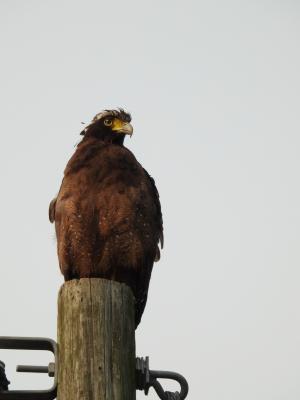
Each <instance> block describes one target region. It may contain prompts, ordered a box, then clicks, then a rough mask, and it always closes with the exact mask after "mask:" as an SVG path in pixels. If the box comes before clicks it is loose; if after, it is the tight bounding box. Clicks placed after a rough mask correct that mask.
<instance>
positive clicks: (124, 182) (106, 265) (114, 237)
mask: <svg viewBox="0 0 300 400" xmlns="http://www.w3.org/2000/svg"><path fill="white" fill-rule="evenodd" d="M130 122H131V116H130V114H129V113H127V112H125V111H124V110H123V109H118V110H105V111H102V112H100V113H99V114H97V115H96V116H95V117H94V119H93V120H92V122H91V123H90V124H89V125H88V126H87V127H86V128H85V129H84V130H83V131H82V132H81V135H83V138H82V140H81V141H80V143H79V144H78V145H77V148H76V151H75V153H74V154H73V156H72V157H71V159H70V160H69V162H68V164H67V166H66V168H65V171H64V178H63V181H62V184H61V187H60V190H59V193H58V195H57V197H56V198H55V199H53V200H52V202H51V203H50V206H49V219H50V221H51V222H55V231H56V237H57V252H58V258H59V265H60V269H61V272H62V274H63V276H64V278H65V280H66V281H68V280H71V279H80V278H92V277H99V278H104V279H110V280H115V281H119V282H123V283H126V284H127V285H128V286H129V287H130V288H131V289H132V291H133V294H134V296H135V299H136V308H135V310H136V311H135V323H136V326H137V325H138V324H139V322H140V320H141V316H142V314H143V311H144V308H145V305H146V300H147V295H148V287H149V281H150V277H151V272H152V267H153V263H154V261H158V260H159V258H160V250H159V242H160V245H161V247H163V223H162V213H161V206H160V201H159V195H158V191H157V189H156V186H155V182H154V180H153V179H152V178H151V176H150V175H149V174H148V173H147V171H146V170H145V169H144V168H143V167H142V166H141V164H140V163H139V162H138V161H137V160H136V158H135V156H134V155H133V153H132V152H131V151H130V150H128V149H127V148H126V147H125V146H124V144H123V143H124V139H125V136H126V135H130V136H131V135H132V132H133V128H132V125H131V124H130Z"/></svg>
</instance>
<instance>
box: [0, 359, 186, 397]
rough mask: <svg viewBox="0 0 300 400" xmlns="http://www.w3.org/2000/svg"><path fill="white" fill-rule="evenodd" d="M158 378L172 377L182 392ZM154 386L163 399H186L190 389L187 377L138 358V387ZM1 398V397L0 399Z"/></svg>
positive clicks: (141, 388) (147, 388) (140, 388)
mask: <svg viewBox="0 0 300 400" xmlns="http://www.w3.org/2000/svg"><path fill="white" fill-rule="evenodd" d="M157 379H172V380H175V381H176V382H178V383H179V385H180V392H168V391H164V389H163V387H162V385H161V384H160V383H159V382H158V380H157ZM151 386H152V387H153V388H154V390H155V391H156V393H157V394H158V396H159V398H160V399H161V400H184V399H185V398H186V396H187V394H188V391H189V385H188V383H187V381H186V379H185V378H184V377H183V376H182V375H180V374H177V373H176V372H170V371H153V370H150V369H149V357H146V358H137V359H136V387H137V389H138V390H144V392H145V394H146V395H147V394H148V392H149V389H150V387H151ZM0 400H1V399H0Z"/></svg>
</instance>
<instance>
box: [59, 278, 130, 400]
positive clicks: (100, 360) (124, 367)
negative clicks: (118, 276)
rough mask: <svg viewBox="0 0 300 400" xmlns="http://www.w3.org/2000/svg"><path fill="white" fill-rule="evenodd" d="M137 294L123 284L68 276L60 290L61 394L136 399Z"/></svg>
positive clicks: (63, 399)
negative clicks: (135, 316) (135, 324)
mask: <svg viewBox="0 0 300 400" xmlns="http://www.w3.org/2000/svg"><path fill="white" fill-rule="evenodd" d="M134 334H135V326H134V296H133V294H132V292H131V290H130V289H129V288H128V287H127V286H126V285H124V284H121V283H118V282H114V281H108V280H104V279H98V278H91V279H88V278H86V279H80V280H72V281H69V282H66V283H65V284H64V285H63V286H62V287H61V289H60V292H59V296H58V394H57V399H58V400H135V398H136V397H135V335H134Z"/></svg>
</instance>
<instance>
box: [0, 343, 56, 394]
mask: <svg viewBox="0 0 300 400" xmlns="http://www.w3.org/2000/svg"><path fill="white" fill-rule="evenodd" d="M0 349H12V350H47V351H51V352H52V353H53V354H54V363H50V364H49V366H48V367H44V366H43V367H42V366H31V365H18V366H17V371H18V372H43V373H48V375H49V376H53V377H54V382H53V385H52V387H51V388H50V389H47V390H1V389H0V400H53V399H55V397H56V393H57V376H56V370H55V362H56V361H57V344H56V342H55V341H54V340H52V339H48V338H39V337H37V338H35V337H32V338H27V337H11V336H0ZM4 367H5V365H4V363H3V366H2V371H3V373H4ZM4 376H5V373H4ZM7 382H8V381H7ZM8 383H9V382H8ZM4 387H5V386H4Z"/></svg>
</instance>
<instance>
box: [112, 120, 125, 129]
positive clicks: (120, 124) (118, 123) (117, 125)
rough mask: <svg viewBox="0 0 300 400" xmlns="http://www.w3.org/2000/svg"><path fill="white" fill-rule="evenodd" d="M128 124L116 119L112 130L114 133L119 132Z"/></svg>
mask: <svg viewBox="0 0 300 400" xmlns="http://www.w3.org/2000/svg"><path fill="white" fill-rule="evenodd" d="M125 124H126V122H124V121H122V120H121V119H119V118H114V119H113V123H112V128H111V129H112V130H113V131H119V130H121V129H122V128H123V126H124V125H125Z"/></svg>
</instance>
